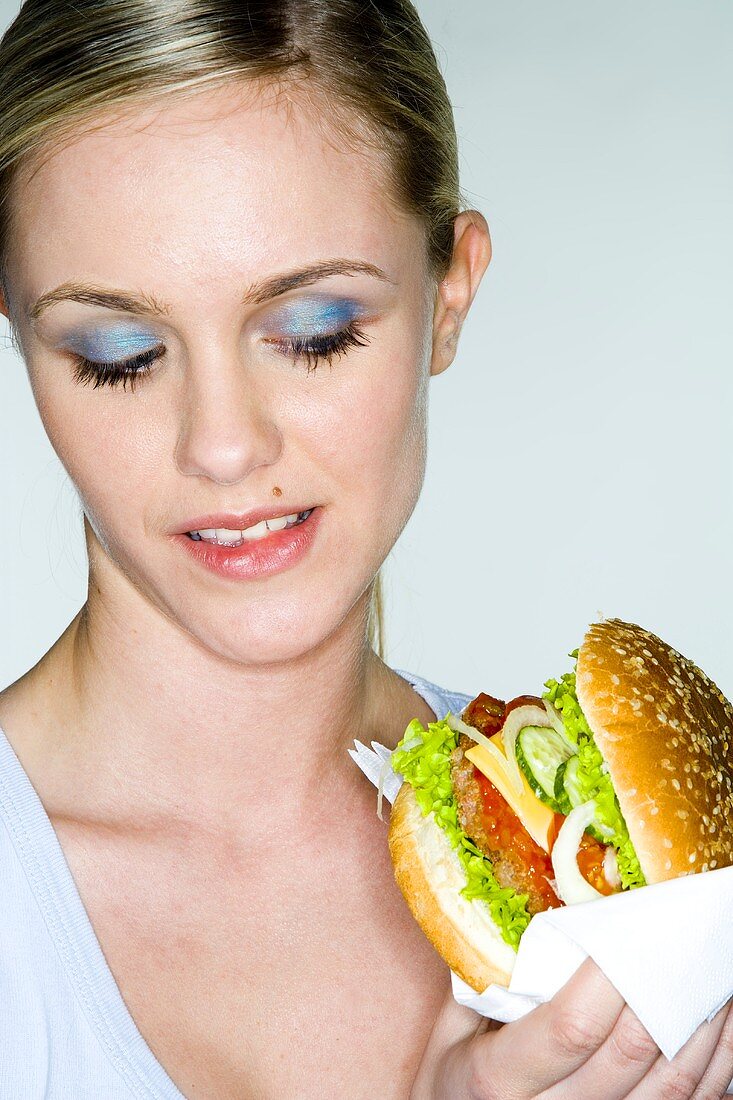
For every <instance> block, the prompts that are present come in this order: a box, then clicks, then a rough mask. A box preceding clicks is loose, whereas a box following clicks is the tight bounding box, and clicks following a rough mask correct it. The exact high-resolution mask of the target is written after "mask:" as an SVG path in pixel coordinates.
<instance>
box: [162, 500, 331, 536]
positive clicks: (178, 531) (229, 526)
mask: <svg viewBox="0 0 733 1100" xmlns="http://www.w3.org/2000/svg"><path fill="white" fill-rule="evenodd" d="M313 507H317V506H316V505H313V504H307V503H298V502H296V503H294V504H280V503H278V506H277V508H276V509H275V508H273V507H272V505H270V506H268V507H267V508H252V509H251V510H250V511H248V512H209V513H207V514H206V515H201V516H193V517H191V519H188V520H186V521H185V522H184V523H183V524H182V525H180V526H178V527H176V528H175V530H174V531H171V532H170V533H171V534H172V535H187V534H188V533H189V532H190V531H209V530H217V529H223V530H226V531H245V530H246V529H247V528H248V527H254V526H255V524H257V523H261V522H262V521H263V520H268V519H271V520H274V519H278V518H279V517H280V516H288V515H292V514H293V513H300V512H307V511H308V510H309V509H311V508H313Z"/></svg>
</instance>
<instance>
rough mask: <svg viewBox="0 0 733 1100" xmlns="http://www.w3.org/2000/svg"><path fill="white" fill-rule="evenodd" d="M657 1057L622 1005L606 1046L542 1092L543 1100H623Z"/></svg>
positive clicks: (653, 1045)
mask: <svg viewBox="0 0 733 1100" xmlns="http://www.w3.org/2000/svg"><path fill="white" fill-rule="evenodd" d="M659 1057H660V1052H659V1047H658V1046H657V1044H656V1043H655V1042H654V1040H653V1039H652V1037H651V1035H650V1034H649V1032H648V1031H647V1030H646V1028H645V1027H643V1026H642V1024H641V1023H640V1022H639V1018H638V1016H636V1015H635V1014H634V1013H633V1012H632V1011H631V1009H630V1008H629V1006H628V1005H624V1007H623V1009H622V1010H621V1014H620V1015H619V1017H618V1019H617V1021H616V1023H615V1025H614V1028H613V1031H612V1032H611V1034H610V1035H609V1037H608V1038H607V1039H606V1041H605V1043H603V1044H602V1045H601V1046H600V1048H599V1049H598V1050H597V1051H596V1053H595V1054H593V1056H592V1057H591V1058H589V1059H588V1061H587V1062H586V1063H585V1064H584V1065H582V1066H581V1067H580V1069H578V1070H576V1072H575V1073H573V1074H572V1075H571V1076H570V1077H569V1078H568V1079H567V1080H565V1081H561V1082H560V1083H559V1084H557V1085H555V1086H554V1087H552V1088H550V1089H548V1090H547V1091H546V1092H543V1093H542V1100H571V1098H575V1097H579V1098H580V1097H587V1096H602V1097H603V1100H624V1098H625V1097H627V1096H628V1095H629V1093H630V1092H631V1090H632V1089H633V1088H634V1086H635V1085H637V1084H638V1083H639V1082H640V1081H642V1080H643V1078H644V1077H645V1076H646V1074H647V1073H648V1072H649V1071H650V1070H651V1069H652V1067H653V1066H654V1065H655V1063H656V1062H657V1059H658V1058H659Z"/></svg>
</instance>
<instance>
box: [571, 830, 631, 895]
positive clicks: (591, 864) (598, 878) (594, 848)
mask: <svg viewBox="0 0 733 1100" xmlns="http://www.w3.org/2000/svg"><path fill="white" fill-rule="evenodd" d="M605 854H606V846H605V844H599V843H598V841H597V840H596V839H595V837H592V836H589V835H588V833H583V835H582V837H581V838H580V848H579V850H578V867H579V869H580V873H581V875H582V876H583V878H584V879H585V880H586V882H589V883H590V884H591V886H595V888H596V890H598V892H599V893H600V894H617V893H618V892H619V891H620V889H621V887H620V886H611V883H610V882H609V881H608V879H607V878H606V876H605V873H604V871H603V859H604V856H605Z"/></svg>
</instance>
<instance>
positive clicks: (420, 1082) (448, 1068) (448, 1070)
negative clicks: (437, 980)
mask: <svg viewBox="0 0 733 1100" xmlns="http://www.w3.org/2000/svg"><path fill="white" fill-rule="evenodd" d="M501 1026H502V1025H501V1024H500V1023H498V1022H497V1021H496V1020H489V1019H487V1017H485V1016H481V1015H479V1013H478V1012H475V1011H474V1010H473V1009H472V1008H466V1006H465V1005H459V1003H458V1001H457V1000H456V999H455V997H454V996H453V993H452V990H451V987H450V983H449V984H448V990H447V993H446V995H445V998H444V999H443V1003H442V1004H441V1006H440V1009H439V1011H438V1015H437V1016H436V1017H435V1023H434V1024H433V1028H432V1030H431V1032H430V1036H429V1038H428V1041H427V1043H426V1045H425V1050H424V1051H423V1056H422V1060H421V1062H420V1066H419V1069H418V1071H417V1075H416V1077H415V1080H414V1083H413V1087H412V1092H411V1094H410V1100H432V1098H437V1097H441V1096H451V1095H453V1096H456V1095H460V1093H459V1092H457V1085H458V1081H457V1080H454V1077H455V1069H454V1066H453V1063H454V1061H455V1060H454V1058H453V1057H452V1054H454V1053H456V1052H457V1051H456V1048H459V1047H461V1046H462V1045H464V1044H465V1043H467V1042H469V1041H470V1040H471V1039H473V1038H474V1037H475V1036H476V1035H479V1034H481V1033H482V1032H484V1031H493V1030H495V1029H496V1028H500V1027H501ZM448 1081H450V1087H448Z"/></svg>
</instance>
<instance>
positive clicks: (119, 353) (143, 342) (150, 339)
mask: <svg viewBox="0 0 733 1100" xmlns="http://www.w3.org/2000/svg"><path fill="white" fill-rule="evenodd" d="M159 342H160V341H159V340H157V339H156V337H155V336H153V335H152V334H151V333H149V332H140V331H136V330H135V329H131V328H129V327H125V326H123V325H119V326H116V327H112V328H104V329H99V330H97V331H96V332H95V331H92V332H80V333H73V334H72V335H71V336H70V337H68V344H69V347H70V348H71V350H72V351H74V352H76V353H77V355H82V356H84V358H85V359H91V360H93V361H95V362H106V361H108V360H109V361H110V362H114V361H115V360H118V359H129V358H131V357H132V356H134V355H139V354H140V352H143V351H149V350H150V349H151V348H154V347H155V346H156V344H158V343H159Z"/></svg>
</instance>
